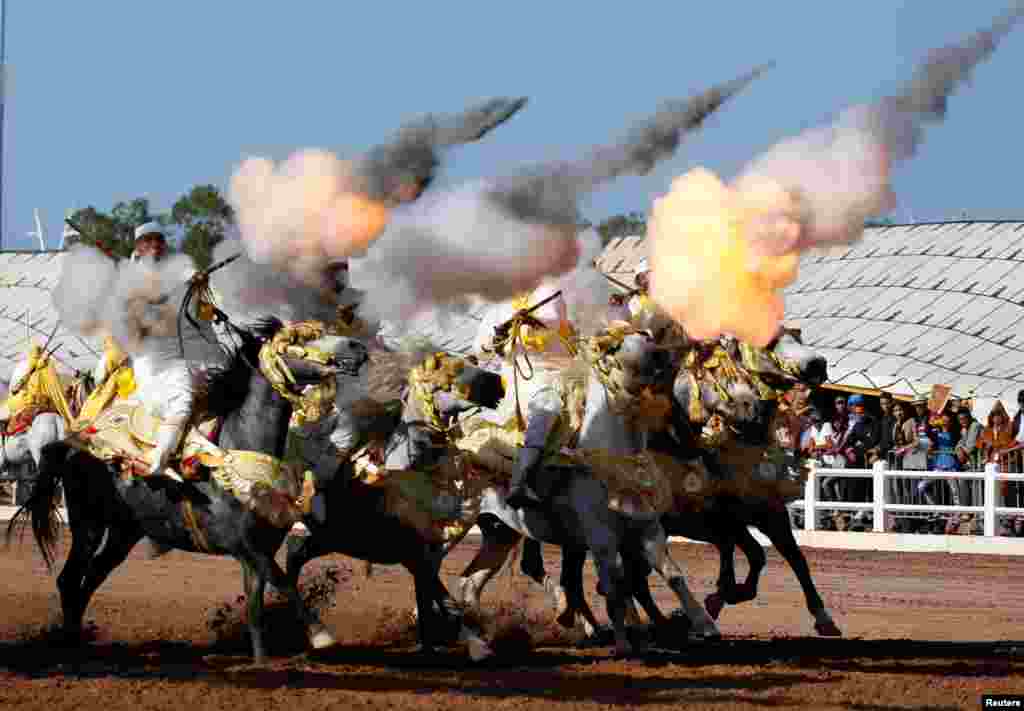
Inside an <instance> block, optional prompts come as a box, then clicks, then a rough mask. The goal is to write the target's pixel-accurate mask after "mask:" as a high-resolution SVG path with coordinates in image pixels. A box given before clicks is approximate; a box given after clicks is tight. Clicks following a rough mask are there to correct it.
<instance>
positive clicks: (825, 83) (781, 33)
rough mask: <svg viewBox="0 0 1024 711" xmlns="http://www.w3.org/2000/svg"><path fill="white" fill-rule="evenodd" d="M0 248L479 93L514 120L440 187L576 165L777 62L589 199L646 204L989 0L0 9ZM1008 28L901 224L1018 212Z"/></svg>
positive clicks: (928, 150)
mask: <svg viewBox="0 0 1024 711" xmlns="http://www.w3.org/2000/svg"><path fill="white" fill-rule="evenodd" d="M7 6H8V7H7V12H8V17H7V20H8V28H7V61H8V65H9V68H10V77H11V81H10V83H9V87H8V95H7V102H8V103H7V127H6V134H5V138H6V144H5V145H6V156H5V183H6V185H5V195H6V197H5V203H6V204H5V212H6V218H5V222H6V225H5V235H4V247H5V248H12V247H21V248H27V247H30V246H31V244H32V242H31V240H30V238H28V237H27V236H26V233H27V232H28V231H29V230H31V229H32V227H33V218H32V211H33V208H40V209H41V210H42V212H43V215H44V221H45V227H46V230H47V232H48V239H49V241H50V244H51V246H56V244H57V242H58V240H59V236H60V230H61V220H62V219H63V214H64V211H65V210H66V209H68V208H71V207H85V206H87V205H95V206H96V207H98V208H100V209H103V210H106V209H109V208H110V207H111V206H112V205H113V203H114V202H116V201H118V200H123V199H130V198H132V197H135V196H138V195H146V196H148V197H149V198H150V199H151V201H152V202H153V203H154V204H155V205H156V206H157V207H158V208H167V207H169V206H170V204H171V202H172V201H173V200H174V199H175V198H176V197H177V196H178V195H180V194H181V193H182V192H183V191H184V190H186V189H187V188H188V187H189V186H191V185H193V184H196V183H204V182H212V183H215V184H218V185H221V186H223V185H224V184H225V183H226V181H227V179H228V177H229V176H230V174H231V171H232V169H233V167H234V166H235V165H237V164H238V162H239V161H240V160H241V159H242V158H244V157H246V156H249V155H268V156H272V157H276V158H281V157H284V156H286V155H287V154H288V153H289V152H291V151H292V150H295V149H298V148H302V147H324V148H330V149H332V150H335V151H338V152H339V153H355V152H358V151H360V150H362V149H365V148H366V147H368V146H370V145H372V144H373V143H374V142H376V141H378V140H380V139H382V138H385V137H386V136H387V135H388V134H389V133H390V132H391V130H392V129H394V128H395V127H396V126H397V125H398V124H399V123H401V122H402V121H403V120H405V119H408V118H410V117H412V116H415V115H418V114H422V113H425V112H431V111H437V112H448V111H455V110H458V109H460V108H462V107H463V106H465V105H467V104H469V103H471V102H473V101H476V100H479V99H482V98H488V97H491V96H497V95H520V94H521V95H526V96H528V97H529V98H530V104H529V105H528V106H527V108H526V109H525V110H524V111H523V112H522V113H521V114H520V115H519V116H517V117H515V118H514V119H513V120H512V121H511V122H509V123H508V124H507V125H506V126H504V127H502V128H501V129H499V130H497V131H495V132H494V133H493V134H491V135H490V136H489V137H488V138H487V139H485V140H484V141H483V142H481V143H479V144H475V145H472V146H469V147H466V148H463V149H459V150H458V151H456V152H453V153H451V154H450V159H449V161H448V163H447V164H446V166H445V169H444V175H443V180H444V181H460V180H464V179H468V178H473V177H476V176H480V175H488V174H495V173H500V172H502V171H507V170H509V169H514V168H515V167H516V166H518V165H521V164H522V163H526V162H533V161H536V160H545V159H550V158H553V157H566V156H571V155H573V154H574V153H575V152H577V151H582V150H585V149H586V148H588V147H589V146H592V145H595V144H599V143H604V142H607V141H609V140H610V139H613V138H614V137H616V136H617V135H620V134H621V133H622V132H623V131H624V130H625V129H626V128H628V126H629V124H630V122H631V120H632V119H635V118H637V117H642V116H643V115H644V114H645V113H647V112H649V111H651V110H653V109H655V108H656V107H657V105H658V104H659V103H660V101H662V100H663V99H666V98H670V97H675V96H686V95H688V94H690V93H692V92H694V91H697V90H700V89H702V88H704V87H706V86H708V85H710V84H712V83H715V82H718V81H722V80H725V79H729V78H731V77H733V76H735V75H737V74H740V73H742V72H745V71H746V70H747V69H749V68H750V67H752V66H753V65H755V64H759V63H761V62H764V61H768V60H776V61H777V62H778V65H777V67H776V68H775V69H774V70H773V71H772V72H771V73H770V74H769V75H767V76H766V77H764V78H763V79H761V80H760V81H759V82H757V83H756V84H755V85H753V86H752V87H751V88H750V89H748V90H747V91H746V92H745V93H744V94H743V95H742V96H740V97H739V98H737V99H735V100H734V101H733V102H732V103H731V104H729V105H728V106H727V107H726V108H725V109H723V110H722V111H721V112H719V114H717V115H716V116H715V117H713V118H712V119H711V120H710V121H709V122H708V124H707V125H706V126H705V128H704V130H703V131H701V132H700V133H698V134H696V135H694V136H692V137H691V138H690V139H689V140H688V141H687V142H686V143H685V144H684V145H683V146H682V147H681V149H680V151H679V152H678V154H677V155H676V157H675V158H674V159H672V160H671V161H668V162H667V163H665V164H663V165H661V166H659V167H658V168H657V169H656V170H655V171H654V172H652V173H651V174H650V175H647V176H644V177H638V178H627V179H623V180H620V181H618V182H616V183H615V184H613V185H611V186H609V187H607V188H605V189H604V190H603V191H601V192H600V193H597V194H595V195H594V196H593V197H592V198H591V199H590V200H589V201H588V203H586V204H585V205H584V212H585V214H586V215H587V216H588V217H590V218H591V219H592V220H594V221H597V220H600V219H601V218H603V217H605V216H608V215H610V214H614V213H616V212H621V211H628V210H637V211H642V212H643V211H646V210H647V209H648V206H649V205H650V203H651V201H652V200H653V199H654V198H655V197H657V196H658V195H660V194H662V193H664V192H665V191H667V189H668V187H669V184H670V182H671V180H672V178H673V177H674V176H676V175H678V174H681V173H683V172H685V171H686V170H688V169H689V168H690V167H692V166H694V165H698V164H699V165H704V166H706V167H708V168H711V169H712V170H715V171H716V172H718V173H719V174H721V175H724V176H731V175H733V174H734V173H735V172H736V171H738V170H739V169H740V168H741V167H742V165H743V164H744V163H745V162H746V161H747V160H749V159H750V158H752V157H753V156H755V155H756V154H757V153H759V152H761V151H763V150H764V149H766V148H767V147H768V146H770V145H771V144H772V143H774V142H775V141H777V140H779V139H781V138H784V137H786V136H788V135H791V134H793V133H796V132H799V131H800V130H801V129H803V128H806V127H808V126H810V125H813V124H816V123H819V122H821V121H822V120H824V119H825V118H826V117H827V116H829V115H830V114H833V113H835V112H836V111H837V110H839V109H840V108H842V107H844V106H847V105H850V104H852V103H857V102H860V101H863V100H865V99H870V98H872V97H874V96H877V95H878V94H879V92H882V91H884V90H886V88H892V87H894V86H895V85H897V84H899V82H900V81H902V80H903V79H905V78H908V77H909V76H910V73H911V71H912V69H913V66H914V63H915V62H916V61H918V60H919V59H921V58H922V57H923V56H924V54H925V53H926V52H927V50H928V49H929V48H931V47H934V46H939V45H942V44H946V43H949V42H952V41H954V40H957V39H959V37H960V36H961V35H962V34H965V33H967V32H971V31H974V30H975V29H978V28H980V27H982V26H984V25H985V24H987V23H988V22H989V21H990V20H991V19H992V18H994V17H995V16H996V15H998V14H1000V13H1001V12H1002V11H1003V9H1004V8H1005V7H1006V3H1004V2H997V1H992V0H974V1H973V2H970V3H966V2H934V0H911V1H907V2H894V1H892V0H871V1H868V0H862V2H859V3H839V2H828V3H822V2H811V1H804V0H787V1H783V2H777V3H765V2H752V1H748V2H731V1H730V0H719V1H718V2H712V3H692V2H672V3H670V2H644V1H642V0H634V2H630V3H605V4H601V3H593V2H587V3H583V2H575V1H571V0H566V1H564V2H552V1H551V0H547V1H546V2H534V1H532V0H518V1H517V2H512V3H502V4H497V3H486V2H479V1H478V2H462V1H455V0H451V1H448V2H437V3H412V2H376V3H350V2H327V1H321V2H311V1H302V0H296V2H291V3H242V2H240V1H236V0H221V1H220V2H210V1H209V0H207V1H206V2H199V1H198V0H177V1H176V2H173V3H157V2H151V1H150V2H138V3H129V2H127V1H125V0H121V1H119V2H114V1H108V2H99V3H68V2H58V1H57V0H8V1H7ZM1022 60H1024V25H1022V26H1021V27H1020V28H1018V30H1017V31H1016V33H1015V34H1011V35H1010V37H1009V38H1008V39H1007V40H1006V41H1005V42H1004V43H1003V45H1002V46H1001V47H1000V48H999V50H998V51H997V52H996V54H995V56H994V57H993V58H992V59H991V60H990V61H989V62H987V63H985V64H983V65H982V66H980V67H979V68H978V70H977V71H976V72H975V74H974V82H973V84H972V85H968V86H965V87H963V89H961V90H960V91H959V92H958V93H957V94H956V95H955V96H954V97H953V99H952V101H951V102H950V110H949V114H948V117H947V120H946V122H945V123H944V124H942V125H938V126H932V127H931V128H930V130H929V131H928V134H927V136H926V140H925V143H924V145H923V147H922V150H921V152H920V154H919V155H918V157H917V158H915V159H914V160H913V161H912V162H911V163H908V164H904V165H903V166H902V167H901V168H900V169H899V172H898V174H897V178H896V182H895V187H896V193H897V196H898V197H899V199H900V207H899V208H898V209H897V210H896V211H895V212H894V213H893V216H894V217H896V218H897V219H900V220H901V221H910V220H911V219H913V220H916V221H923V220H942V219H953V218H957V217H959V216H960V214H961V213H962V212H963V211H967V213H968V215H969V216H970V217H971V218H976V219H995V218H1018V217H1020V218H1024V206H1022V205H1021V199H1020V190H1021V183H1020V170H1019V166H1020V164H1021V161H1020V152H1021V148H1020V140H1019V136H1020V128H1019V127H1020V126H1021V116H1020V113H1021V108H1022V102H1021V98H1020V82H1019V79H1018V78H1017V77H1018V72H1019V69H1020V67H1021V66H1022V64H1024V61H1022Z"/></svg>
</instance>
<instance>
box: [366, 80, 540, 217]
mask: <svg viewBox="0 0 1024 711" xmlns="http://www.w3.org/2000/svg"><path fill="white" fill-rule="evenodd" d="M525 105H526V97H520V98H515V99H512V98H497V99H491V100H490V101H486V102H484V103H482V104H480V105H478V106H474V107H471V108H468V109H466V110H465V111H462V112H461V113H458V114H454V115H443V116H436V115H433V114H428V115H427V116H424V117H422V118H419V119H417V120H415V121H412V122H410V123H408V124H406V125H405V126H402V127H401V128H400V129H399V130H398V132H397V134H396V135H395V136H394V138H393V139H392V140H391V141H389V142H388V143H384V144H382V145H380V146H377V147H375V148H372V149H371V150H369V151H368V152H367V153H366V154H365V155H363V156H362V157H361V158H360V159H359V160H358V161H357V163H356V168H355V178H354V179H355V183H356V188H357V189H358V190H359V191H360V192H361V193H363V194H365V195H368V196H369V197H371V198H373V199H375V200H380V201H382V202H385V203H388V204H396V203H399V202H405V201H407V198H405V197H404V196H402V195H400V194H399V190H400V188H401V186H409V185H414V186H417V187H419V188H420V189H422V188H425V187H426V186H427V185H429V183H430V182H431V181H432V180H433V178H434V173H435V171H436V170H437V167H438V165H439V164H440V157H439V155H438V152H439V151H440V150H442V149H445V148H450V147H453V146H458V145H462V144H465V143H472V142H474V141H478V140H480V139H481V138H483V137H484V136H486V135H487V134H488V133H490V132H491V131H492V130H493V129H495V128H497V127H498V126H500V125H501V124H503V123H504V122H506V121H508V120H509V119H510V118H512V116H513V115H515V114H516V113H518V112H519V110H520V109H522V108H523V107H524V106H525Z"/></svg>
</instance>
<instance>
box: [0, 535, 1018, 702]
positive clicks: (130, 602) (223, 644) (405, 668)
mask: <svg viewBox="0 0 1024 711" xmlns="http://www.w3.org/2000/svg"><path fill="white" fill-rule="evenodd" d="M475 549H476V544H475V543H474V542H472V541H470V542H468V543H466V544H463V546H462V547H461V548H460V549H459V550H457V551H456V552H454V553H453V554H452V555H451V556H450V557H449V558H448V559H447V561H446V562H445V565H444V574H445V582H446V583H448V584H449V586H453V585H454V576H455V575H456V574H457V573H458V572H460V571H461V570H462V569H463V567H465V565H466V563H467V562H468V561H469V559H470V558H471V557H472V555H473V553H474V552H475ZM61 552H63V551H61ZM545 552H546V555H547V560H548V570H549V572H553V573H557V570H558V558H557V551H555V550H554V549H552V548H546V549H545ZM806 553H807V555H808V559H809V563H810V565H811V570H812V572H813V573H814V576H815V580H816V582H817V584H818V587H819V590H820V592H821V594H822V596H823V597H824V598H825V600H826V603H827V604H828V605H829V606H830V608H831V610H832V613H833V616H834V618H835V620H836V622H837V623H838V624H839V626H840V627H841V628H842V629H843V632H844V633H845V634H846V635H847V637H846V638H845V639H835V640H833V639H822V638H818V637H815V636H813V635H814V632H813V627H812V620H811V617H810V616H809V615H808V613H807V612H806V609H805V607H804V601H803V595H802V594H801V592H800V588H799V586H798V585H797V582H796V579H795V578H794V577H793V575H792V573H791V572H790V571H789V569H788V567H787V566H786V565H785V563H784V562H783V561H782V559H781V558H780V557H779V556H778V555H776V554H775V553H774V551H769V554H768V567H767V568H766V571H765V574H764V576H763V577H762V580H761V589H760V596H759V598H758V599H757V600H756V601H754V602H752V603H748V604H745V605H742V606H738V607H728V608H726V609H725V610H724V611H723V613H722V617H721V619H720V626H721V629H722V633H723V635H724V636H725V637H724V639H723V641H721V642H709V643H703V644H700V643H692V644H686V643H685V642H684V643H682V644H680V645H676V646H678V647H679V648H678V649H655V650H653V651H652V652H651V653H650V654H649V655H647V657H646V658H644V659H639V660H627V661H620V660H616V659H613V658H611V650H610V649H608V648H596V649H592V648H588V649H581V648H577V647H576V646H575V645H574V644H573V639H572V638H571V634H569V633H563V632H560V631H559V630H558V629H557V628H556V627H555V624H554V621H553V614H552V613H551V611H550V608H548V607H547V606H546V598H545V597H544V596H543V593H542V591H540V590H539V588H537V587H536V586H533V585H532V584H529V583H528V581H527V580H526V579H525V578H522V577H509V576H506V575H504V574H503V575H502V576H500V577H499V578H497V579H496V580H495V581H493V582H492V584H491V586H490V587H489V588H488V589H487V591H486V593H485V596H484V602H485V605H486V606H488V607H497V608H499V609H500V610H501V612H500V613H499V614H498V616H497V622H496V623H495V624H499V623H500V624H503V625H504V626H505V627H507V626H508V624H509V622H508V620H509V618H515V617H516V615H517V614H520V615H521V614H522V611H523V610H526V619H527V625H526V627H527V630H528V632H529V635H530V638H531V639H532V645H533V648H532V649H527V648H526V644H524V643H520V644H514V643H513V640H512V638H510V637H509V636H508V635H506V636H505V638H506V639H508V640H509V641H507V642H506V643H505V644H504V645H499V646H498V649H499V652H500V654H499V655H498V660H497V661H494V662H489V663H487V664H486V665H485V666H474V665H472V664H471V663H470V662H469V659H468V656H467V654H466V652H465V650H464V649H461V648H458V647H454V648H452V649H451V650H450V651H448V652H444V653H441V654H439V655H436V656H430V657H428V656H424V655H421V654H418V653H417V652H416V651H415V650H414V648H413V647H414V645H413V642H412V640H411V639H410V637H409V634H408V623H407V619H408V610H409V609H410V608H411V606H412V585H411V579H410V577H409V576H408V574H407V573H406V572H405V571H404V569H401V568H398V567H395V568H388V567H377V568H375V569H374V571H373V575H372V576H371V577H369V578H367V577H366V576H365V575H364V572H363V566H362V564H361V563H359V562H356V561H352V560H350V559H347V558H344V557H342V556H335V557H331V558H325V559H321V560H320V561H317V562H314V563H311V564H310V566H309V567H308V570H309V571H310V575H315V574H316V571H317V570H323V569H324V566H329V565H331V564H333V565H337V566H338V568H339V569H340V570H341V571H342V580H341V582H340V584H339V585H338V587H337V597H336V605H335V606H334V607H333V608H330V609H329V610H328V611H326V612H325V614H324V621H325V622H326V623H328V624H329V625H330V626H331V628H332V630H333V632H334V633H335V635H336V637H337V638H338V640H339V642H340V644H339V646H338V647H337V648H335V649H332V650H329V651H327V652H325V653H322V654H317V655H313V654H305V653H302V652H301V651H299V650H297V649H294V648H293V643H289V642H288V641H287V640H286V639H285V638H286V637H287V636H288V635H287V634H285V633H282V632H281V630H280V628H281V627H282V625H279V624H278V626H276V627H275V628H274V631H273V632H272V633H271V635H270V637H271V643H272V649H271V654H272V660H271V661H270V662H269V663H267V664H262V665H258V666H257V665H253V664H252V663H251V661H250V659H249V658H248V656H247V653H246V652H245V651H244V650H245V647H240V646H239V645H238V644H231V643H230V640H225V639H224V635H221V637H220V638H218V635H217V634H215V632H216V629H215V626H214V625H213V624H212V623H211V622H210V619H211V616H212V615H213V614H214V613H215V611H216V610H217V609H218V608H221V607H222V606H223V605H225V604H227V603H233V602H234V601H235V599H236V598H237V597H238V595H239V593H240V591H241V576H240V572H239V568H238V565H237V564H236V563H235V562H234V561H232V560H230V559H222V558H214V557H209V556H202V555H192V554H187V553H181V552H174V553H171V554H169V555H166V556H164V557H162V558H160V559H157V560H147V559H146V556H145V549H144V547H143V546H139V547H138V548H137V550H136V551H133V553H132V556H131V557H130V558H129V560H128V561H127V562H126V563H125V564H124V565H123V566H122V567H121V568H120V569H118V570H117V571H115V572H114V574H113V575H112V576H111V578H110V579H109V580H108V581H107V582H106V584H105V585H104V586H103V587H102V588H100V590H99V592H98V593H97V594H96V596H95V597H94V599H93V602H92V605H91V606H90V609H89V612H88V614H87V619H88V620H90V621H92V623H93V625H94V626H93V627H92V629H93V631H94V637H95V638H94V641H93V642H91V643H90V644H88V645H86V646H84V647H81V648H74V649H67V648H64V647H62V646H60V645H58V644H55V643H51V642H50V641H49V638H48V637H47V636H46V634H45V630H46V628H47V627H48V625H49V624H51V623H52V622H53V621H54V620H55V619H56V617H55V615H56V610H57V607H58V605H57V595H56V587H55V578H54V577H53V576H52V575H50V574H48V573H47V571H46V569H45V567H44V566H43V563H42V560H41V558H40V557H39V555H38V553H37V552H36V550H35V548H34V546H33V545H32V544H31V543H30V540H29V539H28V537H26V539H25V541H24V542H22V543H17V542H15V543H14V544H12V546H11V547H10V548H8V549H6V550H0V576H2V579H3V581H4V583H3V585H2V587H0V609H2V614H0V708H11V709H14V708H17V709H19V710H23V711H35V710H36V709H46V710H47V711H63V710H64V709H67V710H69V711H71V710H74V711H80V710H81V709H94V708H95V709H104V710H105V711H119V710H120V709H137V710H149V709H154V710H155V709H189V710H190V711H191V710H193V709H206V708H231V709H238V710H241V709H262V708H267V709H285V710H286V711H304V710H306V709H358V708H395V709H412V708H415V709H434V708H444V709H446V710H447V711H459V710H461V709H468V708H487V709H499V708H515V709H532V708H544V709H547V710H548V711H552V710H553V709H564V710H565V711H571V710H575V709H595V708H633V707H637V708H650V709H660V708H679V707H681V706H682V705H685V706H686V708H688V709H703V708H730V709H733V708H735V709H766V708H772V709H775V708H778V709H785V708H795V707H803V708H807V707H809V708H814V709H846V710H852V711H883V710H884V711H889V710H892V711H895V710H896V709H960V708H964V709H976V708H980V697H981V694H983V693H1024V559H1021V558H1014V557H1001V556H951V555H947V554H894V553H868V552H863V553H862V552H848V551H827V550H815V549H806ZM674 555H675V557H676V559H677V560H678V561H679V562H680V563H681V564H682V565H683V566H684V568H685V569H686V570H687V572H688V574H689V576H690V584H691V587H692V588H693V590H694V592H695V594H696V595H697V596H698V598H699V599H703V597H704V595H706V594H707V593H708V592H711V590H712V589H713V585H714V579H715V577H716V575H717V569H718V556H717V553H716V552H715V550H714V549H713V548H711V547H710V546H701V545H678V546H675V547H674ZM737 567H738V573H739V574H740V575H744V574H745V572H746V568H745V566H744V564H743V563H742V562H740V563H738V566H737ZM652 583H653V580H652ZM586 585H587V590H588V593H590V594H591V600H592V604H593V605H594V609H595V611H596V612H597V613H598V615H599V616H600V617H602V618H603V617H604V616H605V610H604V605H603V600H602V599H601V598H598V597H596V595H594V594H593V590H594V577H593V569H592V566H590V564H589V563H588V565H587V580H586ZM654 589H655V592H656V595H657V599H658V602H659V604H661V605H662V608H663V609H665V610H666V611H667V610H670V609H672V608H674V607H675V604H674V602H673V599H672V597H671V593H670V591H669V590H668V589H667V588H666V587H665V586H664V585H662V584H661V583H660V582H658V584H656V585H654ZM516 611H518V612H516ZM271 618H272V619H273V620H274V622H275V624H277V621H278V620H282V619H289V618H284V617H282V616H281V615H277V614H275V615H272V616H271ZM520 619H521V618H520ZM548 621H550V622H548ZM284 626H287V625H284ZM223 631H224V628H222V629H221V632H223ZM1015 640H1016V641H1015ZM520 641H521V640H520Z"/></svg>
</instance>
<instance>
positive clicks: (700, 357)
mask: <svg viewBox="0 0 1024 711" xmlns="http://www.w3.org/2000/svg"><path fill="white" fill-rule="evenodd" d="M684 362H685V365H684V367H683V368H682V369H681V370H680V371H679V374H678V376H677V377H676V381H675V385H674V388H673V391H674V394H675V397H676V400H677V401H678V402H679V403H680V405H682V406H683V407H684V408H685V409H686V411H687V412H688V414H689V417H690V421H691V423H692V424H694V425H696V426H698V427H700V428H705V427H707V426H708V425H709V424H711V423H712V421H713V420H715V421H719V422H721V423H723V424H724V428H722V431H723V433H724V430H726V429H727V430H730V431H731V432H732V433H733V434H736V435H737V436H738V437H739V438H740V439H741V440H742V441H744V442H746V443H747V444H767V443H769V442H770V441H771V440H772V436H773V434H772V426H773V420H774V417H775V414H776V412H777V411H778V398H779V396H780V395H781V394H782V393H783V392H785V391H787V390H789V389H790V388H792V387H793V386H795V385H797V384H799V383H803V384H807V385H811V386H816V385H820V384H821V383H823V382H824V381H825V379H826V377H827V366H826V362H825V359H824V358H823V357H822V356H820V355H818V354H817V353H815V352H814V351H813V350H812V349H810V348H807V347H806V346H804V345H803V344H802V343H801V342H800V340H799V337H798V336H797V335H796V334H795V333H794V332H792V331H790V330H788V329H781V330H780V331H779V334H778V336H776V338H775V339H774V340H773V341H772V342H771V343H769V344H768V345H767V346H765V347H764V348H758V347H755V346H752V345H750V344H748V343H741V342H739V341H737V340H736V339H735V338H732V337H728V336H725V337H722V338H720V339H717V340H711V341H701V342H692V343H690V344H689V345H688V351H687V354H686V356H685V361H684Z"/></svg>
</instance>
